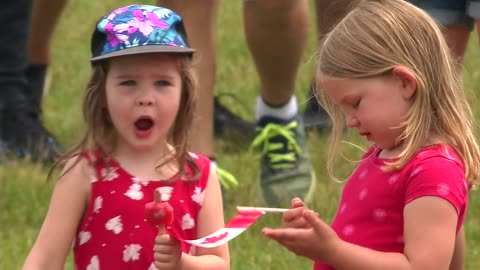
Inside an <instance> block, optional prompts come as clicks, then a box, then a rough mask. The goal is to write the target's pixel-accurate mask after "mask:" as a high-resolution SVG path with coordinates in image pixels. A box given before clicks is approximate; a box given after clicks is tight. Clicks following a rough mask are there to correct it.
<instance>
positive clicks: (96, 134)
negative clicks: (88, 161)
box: [48, 55, 200, 180]
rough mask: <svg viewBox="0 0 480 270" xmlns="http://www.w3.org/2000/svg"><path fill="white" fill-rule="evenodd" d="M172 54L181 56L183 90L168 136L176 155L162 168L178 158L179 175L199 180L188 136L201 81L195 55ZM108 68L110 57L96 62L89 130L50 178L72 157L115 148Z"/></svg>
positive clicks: (87, 111)
mask: <svg viewBox="0 0 480 270" xmlns="http://www.w3.org/2000/svg"><path fill="white" fill-rule="evenodd" d="M172 57H176V58H177V59H178V62H177V63H178V70H179V72H180V75H181V79H182V93H181V99H180V109H179V113H178V114H177V117H176V119H175V121H174V124H173V126H172V128H171V130H170V133H169V135H168V138H167V139H168V141H169V143H170V144H171V145H172V146H173V149H172V154H173V156H172V158H170V159H168V160H166V161H163V162H162V164H160V165H159V167H161V166H162V165H164V164H166V163H168V162H170V161H172V160H173V159H175V160H176V161H177V163H178V166H179V167H178V168H179V171H178V173H177V176H178V177H186V178H189V179H193V180H196V179H198V177H199V172H200V170H199V168H198V166H197V165H196V163H195V161H194V160H193V159H192V157H191V156H190V154H189V153H188V150H187V138H188V135H189V132H190V127H191V125H192V121H193V117H194V111H195V107H196V91H197V82H196V78H195V74H194V71H193V67H192V59H191V57H190V56H187V55H172ZM108 69H109V62H108V60H107V61H101V62H98V63H95V64H93V66H92V74H91V76H90V79H89V81H88V83H87V87H86V91H85V95H84V98H83V118H84V121H85V123H86V130H85V133H84V135H83V138H82V139H81V140H80V142H79V143H78V144H76V145H75V146H73V147H72V148H71V150H69V151H68V152H67V153H65V154H64V155H62V156H61V157H60V158H59V160H57V161H56V162H55V164H54V166H53V168H52V170H51V171H50V173H49V176H48V178H50V177H51V174H52V172H53V170H54V169H55V168H56V167H58V166H60V165H63V164H65V163H66V161H68V160H69V159H71V158H73V157H75V156H77V155H79V154H81V153H84V152H85V151H86V150H88V149H92V148H93V149H98V150H100V151H101V152H103V153H106V154H108V153H111V151H113V148H114V147H115V143H116V139H117V132H116V130H115V127H114V126H113V124H112V122H111V120H110V116H109V114H108V111H107V109H106V108H105V105H104V104H106V103H107V102H106V93H105V84H106V77H107V74H108ZM160 158H162V157H159V159H160ZM78 160H79V159H77V161H78ZM185 165H188V167H189V168H190V169H191V170H192V173H188V174H187V173H186V170H185ZM72 167H73V166H72ZM72 167H70V168H72Z"/></svg>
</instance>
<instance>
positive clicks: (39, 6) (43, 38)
mask: <svg viewBox="0 0 480 270" xmlns="http://www.w3.org/2000/svg"><path fill="white" fill-rule="evenodd" d="M65 3H66V0H33V9H32V21H31V26H30V35H29V39H28V44H27V56H28V67H27V69H26V70H25V75H26V77H27V81H28V87H27V88H26V89H25V96H26V97H27V99H28V102H29V110H30V114H31V116H32V117H34V118H36V119H37V118H40V115H41V111H42V110H41V107H42V97H43V94H44V91H45V90H46V89H44V87H45V85H44V84H45V77H46V74H47V69H48V64H49V63H50V42H51V40H52V36H53V33H54V30H55V26H56V25H57V22H58V20H59V18H60V15H61V14H62V11H63V8H64V7H65Z"/></svg>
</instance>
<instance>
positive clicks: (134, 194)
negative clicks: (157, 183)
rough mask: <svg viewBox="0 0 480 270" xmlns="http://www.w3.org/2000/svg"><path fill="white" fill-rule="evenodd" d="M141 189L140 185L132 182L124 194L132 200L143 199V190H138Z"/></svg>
mask: <svg viewBox="0 0 480 270" xmlns="http://www.w3.org/2000/svg"><path fill="white" fill-rule="evenodd" d="M141 189H142V186H141V185H139V184H132V185H131V186H130V188H129V190H127V192H125V195H126V196H127V197H129V198H130V199H132V200H141V199H143V192H141V191H140V190H141Z"/></svg>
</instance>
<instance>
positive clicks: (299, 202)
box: [291, 197, 305, 208]
mask: <svg viewBox="0 0 480 270" xmlns="http://www.w3.org/2000/svg"><path fill="white" fill-rule="evenodd" d="M291 205H292V208H297V207H303V206H305V204H304V203H303V201H302V200H301V199H300V198H297V197H295V198H293V199H292V202H291Z"/></svg>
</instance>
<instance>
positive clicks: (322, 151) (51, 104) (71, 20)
mask: <svg viewBox="0 0 480 270" xmlns="http://www.w3.org/2000/svg"><path fill="white" fill-rule="evenodd" d="M220 2H221V4H220V11H219V17H218V27H217V30H218V31H217V44H218V46H217V47H218V74H217V84H216V91H217V92H218V93H233V94H235V95H237V99H238V101H234V100H230V99H226V100H225V103H226V104H227V105H228V106H229V107H230V108H233V110H235V111H236V112H237V113H239V114H241V115H242V116H244V117H245V118H247V119H252V118H253V114H254V104H255V103H254V102H255V99H256V95H257V90H258V88H259V86H258V85H259V83H258V79H257V76H256V73H255V69H254V66H253V63H252V59H251V57H250V55H249V53H248V51H247V49H246V44H245V38H244V34H243V30H242V25H243V22H242V8H241V3H242V1H220ZM129 3H133V2H131V1H125V0H104V1H91V0H72V1H70V3H69V4H68V6H67V8H66V10H65V12H64V14H63V17H62V20H61V22H60V25H59V27H58V29H57V31H56V34H55V38H54V42H53V48H52V65H51V70H50V75H51V87H50V91H49V93H48V96H47V97H46V98H45V102H44V119H45V123H46V125H47V126H48V128H49V129H50V130H51V131H52V132H53V133H54V134H56V135H57V136H58V138H59V139H60V141H61V142H62V143H63V144H64V145H72V144H73V143H74V142H76V141H77V140H78V139H79V137H80V135H81V132H79V131H81V130H82V129H83V126H82V123H81V122H82V121H81V111H80V102H81V98H80V97H81V96H82V91H83V88H84V86H85V83H86V80H87V77H88V74H89V71H90V69H89V68H90V66H89V62H88V59H89V57H90V56H89V40H90V35H91V31H92V29H93V25H94V22H95V21H96V19H97V18H98V17H99V16H100V15H102V14H104V13H106V12H107V11H110V10H112V9H113V8H115V7H118V6H120V5H124V4H129ZM144 3H154V1H153V0H150V1H144ZM313 15H314V14H313V13H312V20H313ZM312 25H313V24H312ZM314 30H315V29H314V28H313V27H312V29H311V35H310V40H309V45H308V48H307V50H306V52H305V57H304V61H303V64H302V66H301V69H300V74H299V80H298V83H297V88H298V89H299V90H301V91H299V93H298V96H299V100H300V101H301V104H300V106H302V107H303V106H304V105H305V104H304V100H305V96H306V92H307V91H306V89H307V88H308V85H309V81H310V79H311V74H312V66H313V63H312V59H313V54H314V51H315V37H314ZM479 52H480V50H479V46H478V39H477V38H476V37H475V38H473V39H472V41H471V46H469V50H468V53H467V57H466V63H465V67H464V79H465V80H464V81H465V87H466V91H468V93H469V97H470V101H471V103H472V106H473V108H474V109H475V113H476V115H477V119H480V111H479V110H478V109H477V108H478V107H479V106H478V105H480V100H479V99H478V94H477V93H478V92H477V91H476V88H478V87H477V86H478V85H479V84H480V61H479V59H480V53H479ZM239 104H246V105H247V106H246V107H245V106H240V105H239ZM309 135H310V136H309V144H310V145H309V146H310V152H311V154H312V157H313V162H314V167H315V169H316V173H317V177H318V190H317V193H316V198H315V201H314V203H313V205H311V207H312V208H313V209H315V210H317V211H318V212H319V213H320V215H321V216H322V217H323V218H324V219H325V220H326V221H331V219H332V217H333V215H334V214H335V211H336V206H337V202H338V199H339V193H340V190H341V185H340V184H337V183H334V182H332V181H331V180H329V179H328V178H327V176H326V173H325V158H326V149H327V134H317V133H312V134H309ZM248 145H249V141H247V140H237V139H235V140H233V139H231V138H230V139H228V138H223V139H219V140H217V141H216V146H217V157H218V158H219V162H220V165H221V166H222V167H223V168H224V169H226V170H229V171H230V172H232V173H233V174H234V175H236V177H237V178H238V179H239V181H240V182H241V185H240V187H239V188H238V189H236V190H233V191H231V192H229V193H228V194H227V206H226V213H225V216H226V219H227V220H228V219H229V218H230V217H231V216H232V215H233V214H234V207H235V206H236V205H255V204H256V197H255V192H256V191H255V179H256V176H257V161H256V159H254V158H252V153H251V152H249V151H248V150H245V149H248ZM345 151H346V153H347V154H348V155H349V156H353V157H358V155H359V153H358V151H357V150H355V149H353V148H351V149H350V148H349V149H345ZM239 164H241V165H240V166H239ZM353 167H354V164H352V163H349V162H345V163H344V164H343V165H342V166H341V167H340V168H339V174H340V176H341V175H347V174H348V173H349V172H350V171H351V169H352V168H353ZM47 172H48V170H47V169H46V168H42V167H41V166H39V165H36V164H31V163H29V162H19V163H8V164H5V165H3V166H1V167H0V209H2V211H1V212H0V269H20V268H21V265H22V263H23V260H24V259H25V257H26V256H27V253H28V252H29V249H30V248H31V246H32V245H33V243H34V241H35V238H36V236H37V233H38V231H39V229H40V226H41V224H42V221H43V218H44V215H45V213H46V210H47V207H48V203H49V196H50V193H51V190H52V188H53V183H46V181H45V179H46V174H47ZM469 203H470V204H469V212H468V216H467V219H466V221H465V230H466V238H467V254H466V269H468V270H475V269H480V259H479V258H480V194H479V192H478V191H477V192H472V193H471V196H470V201H469ZM279 224H280V216H279V215H271V216H265V217H263V218H262V219H261V220H260V221H258V222H257V223H256V224H255V225H254V226H253V227H252V228H251V229H249V230H248V231H247V232H245V233H244V234H242V235H241V236H239V237H238V238H237V239H235V240H234V241H232V242H231V245H230V251H231V258H232V264H231V265H232V269H277V270H282V269H310V268H311V262H310V261H308V260H306V259H304V258H300V257H296V256H295V255H292V254H291V253H289V252H287V251H286V250H284V249H283V248H281V247H280V246H278V245H276V244H274V243H273V242H271V241H267V240H266V239H265V238H264V237H262V236H261V233H260V230H261V228H263V227H264V226H273V227H274V226H278V225H279ZM66 269H73V267H72V264H71V260H69V262H68V263H67V266H66Z"/></svg>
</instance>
